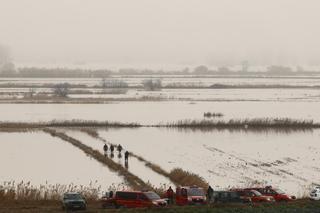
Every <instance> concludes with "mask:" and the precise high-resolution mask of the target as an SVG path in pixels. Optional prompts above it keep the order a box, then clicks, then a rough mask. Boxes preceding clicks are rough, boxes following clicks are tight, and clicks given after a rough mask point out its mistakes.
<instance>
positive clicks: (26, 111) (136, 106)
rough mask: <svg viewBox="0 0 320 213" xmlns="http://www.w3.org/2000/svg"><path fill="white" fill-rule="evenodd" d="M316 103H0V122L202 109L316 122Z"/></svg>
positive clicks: (143, 118)
mask: <svg viewBox="0 0 320 213" xmlns="http://www.w3.org/2000/svg"><path fill="white" fill-rule="evenodd" d="M319 108H320V102H302V101H301V102H262V101H261V102H259V101H235V102H188V101H180V102H178V101H170V102H167V101H164V102H111V103H109V104H0V117H1V120H2V121H12V122H13V121H25V122H37V121H52V120H73V119H80V120H95V121H119V122H138V123H141V124H158V123H166V122H174V121H177V120H183V119H203V113H205V112H216V113H217V112H219V113H223V114H224V117H222V119H225V120H229V119H243V118H262V117H268V118H270V117H271V118H274V117H281V118H283V117H288V118H293V119H313V120H314V121H317V122H320V110H319Z"/></svg>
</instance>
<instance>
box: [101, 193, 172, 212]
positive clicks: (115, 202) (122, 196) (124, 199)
mask: <svg viewBox="0 0 320 213" xmlns="http://www.w3.org/2000/svg"><path fill="white" fill-rule="evenodd" d="M165 206H167V201H166V200H165V199H161V198H160V197H159V195H157V194H156V193H155V192H152V191H147V192H142V191H117V192H116V193H115V196H114V197H113V198H102V207H103V208H107V207H115V208H120V207H123V208H148V207H165Z"/></svg>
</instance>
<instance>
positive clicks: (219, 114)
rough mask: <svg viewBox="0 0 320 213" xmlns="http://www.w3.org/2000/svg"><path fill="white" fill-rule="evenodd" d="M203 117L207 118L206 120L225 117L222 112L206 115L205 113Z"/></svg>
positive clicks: (207, 113)
mask: <svg viewBox="0 0 320 213" xmlns="http://www.w3.org/2000/svg"><path fill="white" fill-rule="evenodd" d="M203 117H205V118H211V117H223V114H222V113H220V112H205V113H203Z"/></svg>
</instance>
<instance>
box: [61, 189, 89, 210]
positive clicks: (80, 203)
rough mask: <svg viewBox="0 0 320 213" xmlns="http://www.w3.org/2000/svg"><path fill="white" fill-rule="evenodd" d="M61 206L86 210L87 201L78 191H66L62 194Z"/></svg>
mask: <svg viewBox="0 0 320 213" xmlns="http://www.w3.org/2000/svg"><path fill="white" fill-rule="evenodd" d="M62 208H63V209H64V210H76V209H79V210H86V209H87V203H86V201H85V199H84V198H83V197H82V196H81V195H80V194H79V193H76V192H68V193H65V194H64V195H63V198H62Z"/></svg>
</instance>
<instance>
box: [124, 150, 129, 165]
mask: <svg viewBox="0 0 320 213" xmlns="http://www.w3.org/2000/svg"><path fill="white" fill-rule="evenodd" d="M128 160H129V152H128V151H126V152H125V153H124V161H125V162H127V163H128Z"/></svg>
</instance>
